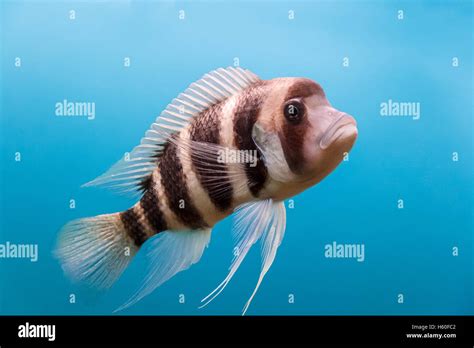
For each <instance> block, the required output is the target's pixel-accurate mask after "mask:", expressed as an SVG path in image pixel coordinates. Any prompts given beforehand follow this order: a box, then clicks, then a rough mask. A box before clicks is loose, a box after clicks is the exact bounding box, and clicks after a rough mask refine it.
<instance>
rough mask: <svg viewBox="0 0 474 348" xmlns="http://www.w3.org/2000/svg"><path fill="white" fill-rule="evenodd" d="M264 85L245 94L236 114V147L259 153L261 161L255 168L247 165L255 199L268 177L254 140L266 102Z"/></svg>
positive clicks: (250, 185) (255, 86)
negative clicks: (253, 132) (256, 124)
mask: <svg viewBox="0 0 474 348" xmlns="http://www.w3.org/2000/svg"><path fill="white" fill-rule="evenodd" d="M263 83H264V81H262V82H260V83H258V84H256V85H254V86H253V87H252V88H249V89H248V90H246V91H245V92H243V94H242V95H241V97H240V98H239V100H238V103H237V108H236V110H235V113H234V140H235V144H236V146H237V147H238V149H239V150H250V151H252V152H253V151H257V153H258V158H259V160H258V161H257V165H256V166H255V167H251V166H250V163H246V164H245V172H246V174H247V179H248V181H249V184H248V185H249V190H250V192H251V193H252V195H253V196H254V197H257V196H258V193H259V192H260V190H261V189H262V188H263V186H264V185H265V181H266V179H267V175H268V173H267V168H266V167H265V164H264V163H263V161H261V160H260V158H261V157H262V154H261V153H260V151H259V150H258V148H257V146H256V145H255V143H254V141H253V139H252V128H253V126H254V124H255V122H256V121H257V119H258V116H259V114H260V109H261V107H262V104H263V100H264V93H263V90H262V88H261V85H262V84H263Z"/></svg>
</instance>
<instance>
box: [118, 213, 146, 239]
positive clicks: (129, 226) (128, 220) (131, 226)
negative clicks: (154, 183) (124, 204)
mask: <svg viewBox="0 0 474 348" xmlns="http://www.w3.org/2000/svg"><path fill="white" fill-rule="evenodd" d="M120 219H121V220H122V223H123V225H124V227H125V230H126V231H127V234H128V235H129V236H130V238H132V239H133V241H134V242H135V245H136V246H138V247H139V246H141V245H142V244H143V243H144V242H145V241H146V240H147V234H146V232H145V230H144V228H143V225H142V224H141V223H140V216H139V215H138V214H137V213H136V212H135V210H134V208H130V209H128V210H126V211H124V212H123V213H120Z"/></svg>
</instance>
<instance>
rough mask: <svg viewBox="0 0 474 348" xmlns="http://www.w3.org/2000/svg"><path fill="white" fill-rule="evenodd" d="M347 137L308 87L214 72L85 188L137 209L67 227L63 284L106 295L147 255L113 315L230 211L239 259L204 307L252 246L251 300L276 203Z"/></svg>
mask: <svg viewBox="0 0 474 348" xmlns="http://www.w3.org/2000/svg"><path fill="white" fill-rule="evenodd" d="M356 137H357V128H356V123H355V120H354V119H353V118H352V117H351V116H349V115H348V114H346V113H343V112H340V111H338V110H336V109H334V108H333V107H332V106H331V105H330V104H329V102H328V101H327V99H326V96H325V93H324V91H323V89H322V88H321V86H320V85H318V84H317V83H315V82H314V81H312V80H309V79H306V78H276V79H272V80H261V79H260V78H258V77H257V76H256V75H255V74H253V73H252V72H250V71H248V70H243V69H240V68H227V69H218V70H215V71H213V72H210V73H208V74H206V75H205V76H204V77H203V78H202V79H201V80H199V81H197V82H195V83H193V84H191V85H190V87H189V88H188V89H187V90H186V91H185V92H183V93H182V94H180V95H179V96H178V97H177V98H176V99H174V100H173V101H172V103H170V104H169V105H168V107H167V108H166V109H165V110H164V111H163V113H162V114H161V115H160V116H159V117H158V118H157V120H156V121H155V123H153V124H152V126H151V128H150V130H149V131H147V133H146V134H145V137H144V138H143V139H142V141H141V143H140V145H139V146H137V147H136V148H135V149H134V150H133V151H132V152H131V154H130V157H131V158H128V159H127V160H125V159H122V160H121V161H119V162H118V163H117V164H116V165H115V166H113V167H112V168H111V169H110V170H109V171H108V172H106V173H105V174H104V175H102V176H100V177H98V178H97V179H95V180H93V181H92V182H90V183H88V184H86V186H93V185H104V186H110V187H112V188H116V189H119V190H122V191H135V192H139V193H140V194H141V198H140V199H139V200H138V201H137V203H136V204H135V205H134V206H133V207H131V208H130V209H128V210H126V211H124V212H120V213H113V214H106V215H99V216H97V217H93V218H86V219H80V220H76V221H73V222H71V223H69V224H67V225H66V226H65V227H64V228H63V230H62V232H61V234H60V238H59V243H58V249H57V255H58V257H59V259H60V260H61V262H62V264H63V268H64V270H65V271H66V273H67V274H69V275H70V276H71V277H72V278H73V279H76V280H81V281H86V282H88V283H89V284H91V285H94V286H98V287H109V286H110V285H112V284H113V282H114V281H115V280H116V279H117V278H118V277H119V276H120V274H121V273H122V272H123V270H124V269H125V268H126V266H127V264H128V263H129V261H130V259H131V256H133V255H134V254H136V252H138V250H139V249H141V248H142V247H148V252H147V254H148V255H149V261H150V262H149V264H150V268H149V270H148V274H147V277H146V279H145V282H144V283H143V284H142V286H141V288H139V289H138V290H137V292H136V293H135V295H134V296H132V298H131V299H130V300H129V301H128V302H126V303H125V304H124V305H123V306H121V307H120V308H119V309H123V308H125V307H127V306H129V305H131V304H133V303H135V302H136V301H138V300H139V299H140V298H142V297H143V296H145V295H147V294H149V293H150V292H151V291H153V289H155V288H156V287H157V286H159V285H161V284H162V283H163V282H165V281H166V280H168V279H169V278H171V277H172V276H173V275H174V274H176V273H178V272H179V271H182V270H184V269H186V268H188V267H190V266H191V265H192V264H193V263H196V262H198V261H199V259H200V257H201V255H202V253H203V250H204V248H205V246H207V244H208V243H209V240H210V234H211V229H212V227H213V226H214V225H215V224H216V223H217V222H219V221H220V220H222V219H224V218H225V217H227V216H229V215H231V214H233V213H235V214H236V223H235V227H234V233H235V235H236V239H237V244H236V247H237V250H238V251H239V252H238V254H237V256H236V257H235V258H234V260H233V262H232V264H231V268H230V272H229V275H228V276H227V277H226V278H225V279H224V281H223V282H222V283H221V284H220V285H219V286H218V287H217V288H216V290H214V291H213V292H212V293H211V294H210V295H209V296H208V297H206V298H205V299H204V300H203V301H204V302H205V304H207V303H209V302H210V301H211V300H212V299H213V298H215V296H217V295H218V294H219V293H220V292H221V291H222V290H223V289H224V287H225V286H226V285H227V283H228V282H229V281H230V279H231V278H232V277H233V275H234V273H235V272H236V270H237V268H238V267H239V265H240V264H241V262H242V261H243V259H244V257H245V255H246V254H247V252H248V251H249V250H250V248H251V246H252V245H253V244H255V243H256V242H257V241H259V240H261V241H262V243H263V262H262V272H261V275H260V278H259V281H258V284H257V287H256V288H255V291H254V293H253V294H252V297H251V299H252V298H253V296H254V295H255V292H256V291H257V288H258V286H259V284H260V282H261V281H262V279H263V277H264V275H265V273H266V272H267V271H268V269H269V268H270V266H271V263H272V262H273V260H274V258H275V255H276V250H277V249H278V246H279V245H280V243H281V241H282V239H283V235H284V231H285V225H286V214H285V207H284V205H283V200H284V199H286V198H289V197H292V196H294V195H296V194H298V193H300V192H302V191H304V190H305V189H307V188H309V187H311V186H313V185H315V184H316V183H318V182H319V181H321V180H322V179H323V178H324V177H325V176H327V175H328V174H329V173H330V172H331V171H332V170H334V168H336V166H337V165H338V164H339V163H340V162H341V161H342V159H343V156H344V154H345V153H346V152H348V151H349V150H350V149H351V147H352V145H353V144H354V142H355V139H356ZM148 240H150V241H149V242H148V243H146V242H147V241H148ZM124 250H127V251H129V253H128V256H126V254H127V253H126V252H124ZM251 299H250V300H249V301H248V302H247V304H246V306H245V308H244V313H245V311H246V310H247V308H248V306H249V304H250V301H251Z"/></svg>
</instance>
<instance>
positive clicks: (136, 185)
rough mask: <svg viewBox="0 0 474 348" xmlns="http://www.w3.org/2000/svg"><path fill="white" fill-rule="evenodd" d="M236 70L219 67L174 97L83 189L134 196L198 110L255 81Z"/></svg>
mask: <svg viewBox="0 0 474 348" xmlns="http://www.w3.org/2000/svg"><path fill="white" fill-rule="evenodd" d="M259 80H260V79H259V77H258V76H257V75H255V74H254V73H252V72H251V71H249V70H244V69H241V68H240V67H237V68H234V67H228V68H226V69H223V68H220V69H217V70H214V71H211V72H209V73H207V74H205V75H204V76H203V77H202V78H201V79H200V80H198V81H196V82H193V83H192V84H191V85H190V86H189V87H188V88H187V89H186V90H185V91H184V92H183V93H181V94H180V95H178V96H177V97H176V98H175V99H173V101H172V102H171V103H169V104H168V106H167V107H166V108H165V110H163V112H162V113H161V114H160V116H158V117H157V118H156V120H155V122H154V123H153V124H152V125H151V127H150V129H149V130H148V131H147V132H146V133H145V136H144V137H143V138H142V140H141V142H140V145H138V146H136V147H135V148H134V149H133V150H132V151H131V152H130V153H129V155H128V156H127V157H126V158H125V157H124V158H122V159H121V160H119V161H118V162H117V163H115V164H114V165H113V166H112V167H111V168H110V169H109V170H108V171H107V172H105V173H104V174H102V175H101V176H99V177H97V178H96V179H94V180H92V181H90V182H88V183H86V184H84V185H83V186H105V187H109V188H113V189H115V190H116V191H118V192H121V193H127V192H132V193H138V192H140V191H142V190H143V186H144V185H143V183H144V182H146V180H147V178H148V177H149V175H150V174H151V173H152V172H153V170H154V169H155V168H156V166H157V165H158V163H159V158H160V156H161V154H162V151H163V149H164V146H165V144H166V143H167V141H168V140H169V138H170V137H171V136H173V134H176V133H179V132H180V131H181V130H182V129H183V128H184V127H186V125H187V124H188V123H190V122H191V120H192V119H193V118H194V117H196V116H197V115H199V114H200V113H201V112H202V111H204V110H206V109H207V108H209V107H211V106H212V105H214V104H217V103H219V102H221V101H223V100H225V99H227V98H228V97H230V96H231V95H233V94H235V93H237V92H239V91H241V90H243V89H245V88H246V87H248V86H250V85H251V84H253V83H255V82H257V81H259Z"/></svg>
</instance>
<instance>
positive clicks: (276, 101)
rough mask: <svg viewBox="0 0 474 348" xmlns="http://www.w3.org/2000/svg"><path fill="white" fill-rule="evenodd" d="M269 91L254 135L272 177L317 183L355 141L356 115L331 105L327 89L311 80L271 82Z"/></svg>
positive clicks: (294, 79)
mask: <svg viewBox="0 0 474 348" xmlns="http://www.w3.org/2000/svg"><path fill="white" fill-rule="evenodd" d="M267 93H268V94H267V98H266V101H265V103H264V104H263V107H262V110H261V112H262V115H261V117H259V119H258V121H257V122H256V123H255V125H254V128H253V131H252V137H253V139H254V142H255V143H256V145H257V147H258V148H259V150H260V152H261V153H262V155H263V158H264V161H265V164H266V166H267V169H268V172H269V174H270V176H271V177H272V178H273V179H275V180H277V181H280V182H286V183H290V182H293V183H310V185H314V184H315V183H316V182H319V181H320V180H322V179H323V178H324V177H325V176H327V175H328V174H329V173H330V172H331V171H332V170H334V169H335V168H336V167H337V165H338V164H339V163H340V162H341V161H342V160H343V158H344V155H345V154H346V153H348V152H349V151H350V149H351V148H352V146H353V145H354V142H355V140H356V138H357V124H356V121H355V119H354V118H353V117H352V116H350V115H349V114H347V113H345V112H343V111H340V110H337V109H336V108H334V107H332V106H331V104H330V103H329V101H328V100H327V98H326V95H325V93H324V90H323V89H322V87H321V86H320V85H319V84H317V83H316V82H314V81H312V80H310V79H306V78H280V79H274V80H270V83H269V88H268V92H267Z"/></svg>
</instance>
